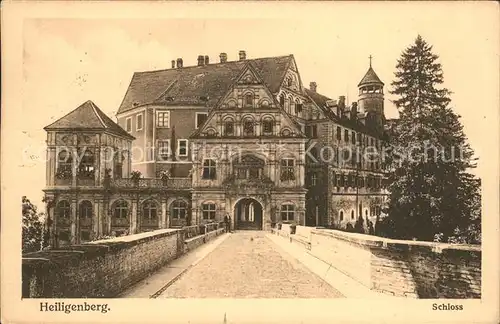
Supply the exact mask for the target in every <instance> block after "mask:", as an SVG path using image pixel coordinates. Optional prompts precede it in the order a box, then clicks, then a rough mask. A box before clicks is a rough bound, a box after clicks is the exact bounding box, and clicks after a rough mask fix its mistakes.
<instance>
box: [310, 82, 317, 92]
mask: <svg viewBox="0 0 500 324" xmlns="http://www.w3.org/2000/svg"><path fill="white" fill-rule="evenodd" d="M317 88H318V85H317V84H316V82H314V81H313V82H311V83H309V89H311V91H312V92H316V89H317Z"/></svg>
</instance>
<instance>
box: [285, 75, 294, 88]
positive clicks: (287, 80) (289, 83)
mask: <svg viewBox="0 0 500 324" xmlns="http://www.w3.org/2000/svg"><path fill="white" fill-rule="evenodd" d="M292 84H293V79H292V77H288V78H287V79H286V85H287V86H289V87H291V86H292Z"/></svg>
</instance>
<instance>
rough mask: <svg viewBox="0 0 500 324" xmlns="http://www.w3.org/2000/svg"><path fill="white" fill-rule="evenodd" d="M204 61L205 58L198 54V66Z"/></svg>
mask: <svg viewBox="0 0 500 324" xmlns="http://www.w3.org/2000/svg"><path fill="white" fill-rule="evenodd" d="M204 63H205V59H204V58H203V55H198V66H201V65H203V64H204Z"/></svg>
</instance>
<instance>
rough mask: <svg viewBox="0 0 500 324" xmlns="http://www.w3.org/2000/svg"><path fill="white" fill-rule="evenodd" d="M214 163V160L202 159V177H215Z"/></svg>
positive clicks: (212, 178) (210, 178) (211, 178)
mask: <svg viewBox="0 0 500 324" xmlns="http://www.w3.org/2000/svg"><path fill="white" fill-rule="evenodd" d="M215 170H216V164H215V161H214V160H210V159H207V160H205V161H203V174H202V177H201V178H202V179H209V180H214V179H215V177H216V171H215Z"/></svg>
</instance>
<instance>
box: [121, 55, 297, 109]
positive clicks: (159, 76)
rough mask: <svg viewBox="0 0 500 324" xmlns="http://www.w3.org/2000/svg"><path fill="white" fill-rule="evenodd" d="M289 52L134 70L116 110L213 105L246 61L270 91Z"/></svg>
mask: <svg viewBox="0 0 500 324" xmlns="http://www.w3.org/2000/svg"><path fill="white" fill-rule="evenodd" d="M292 59H293V56H292V55H287V56H279V57H269V58H259V59H248V60H242V61H231V62H226V63H215V64H208V65H202V66H188V67H183V68H172V69H168V70H159V71H149V72H136V73H134V75H133V77H132V81H131V82H130V85H129V88H128V90H127V92H126V94H125V97H124V99H123V101H122V104H121V105H120V108H119V109H118V114H120V113H123V112H126V111H128V110H130V109H133V108H134V107H137V106H140V105H145V104H152V103H158V104H167V105H203V106H205V105H208V106H213V105H215V103H217V101H218V100H219V99H220V98H221V97H222V96H223V95H224V94H225V93H226V92H227V91H228V90H229V87H230V86H231V85H232V84H233V82H234V81H235V79H236V78H237V77H238V76H239V75H240V73H241V72H242V70H243V68H244V67H245V66H246V64H248V63H250V64H251V65H252V66H253V67H254V68H255V69H256V71H257V72H258V73H259V74H260V76H261V77H262V79H263V81H264V83H265V84H266V86H267V87H268V88H269V89H270V90H271V92H272V93H276V92H277V91H278V90H279V87H280V85H281V82H282V80H283V77H284V75H285V72H286V68H287V67H288V64H289V62H290V61H291V60H292Z"/></svg>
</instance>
